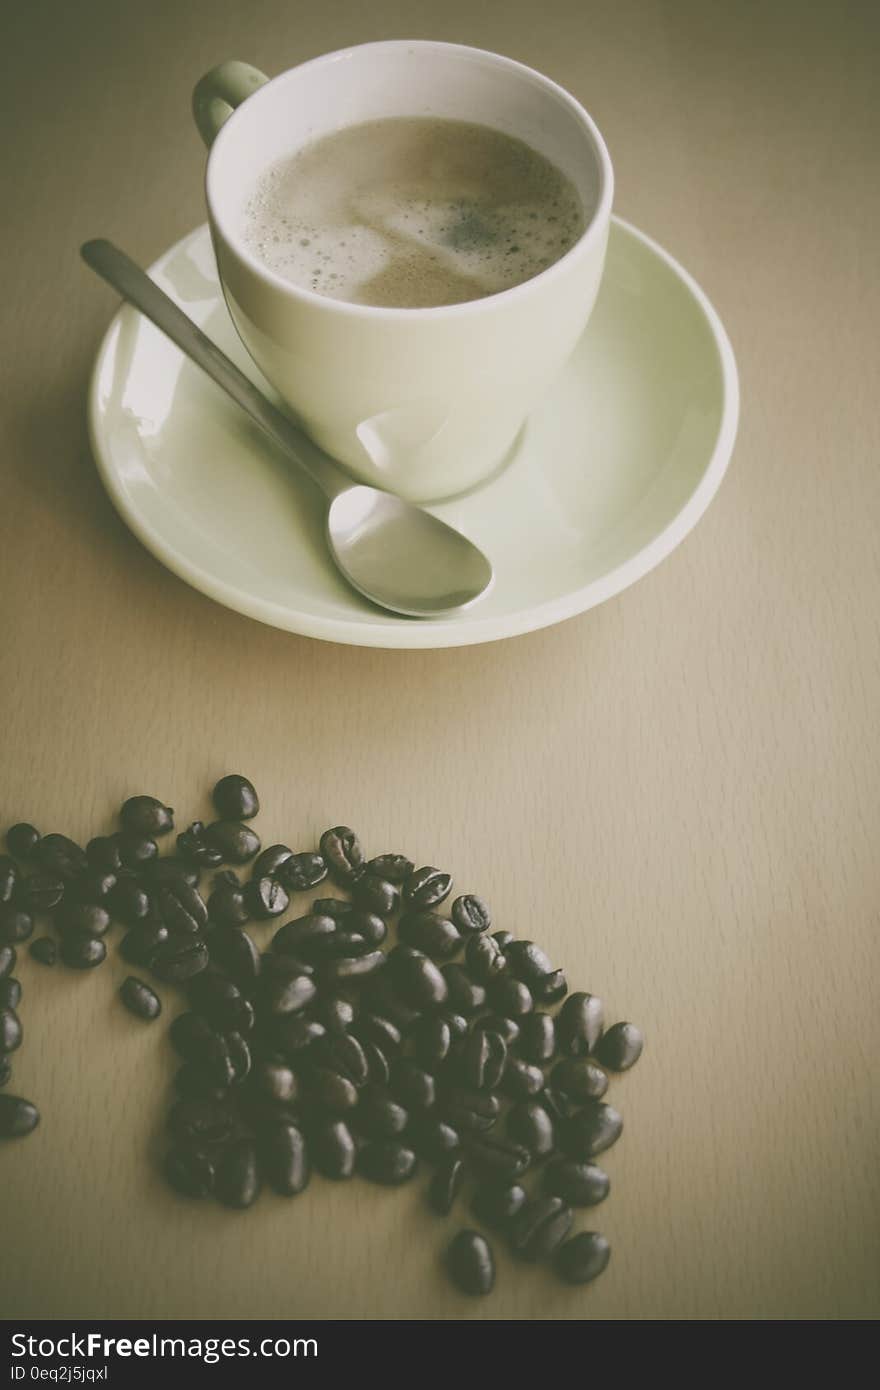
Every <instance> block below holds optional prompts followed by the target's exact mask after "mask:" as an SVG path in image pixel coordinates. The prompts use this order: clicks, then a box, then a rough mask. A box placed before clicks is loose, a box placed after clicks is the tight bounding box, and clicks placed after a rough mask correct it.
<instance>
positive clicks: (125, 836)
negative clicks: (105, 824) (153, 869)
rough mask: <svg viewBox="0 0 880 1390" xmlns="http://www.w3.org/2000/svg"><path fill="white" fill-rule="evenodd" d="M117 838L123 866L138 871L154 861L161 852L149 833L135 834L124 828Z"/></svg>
mask: <svg viewBox="0 0 880 1390" xmlns="http://www.w3.org/2000/svg"><path fill="white" fill-rule="evenodd" d="M117 840H118V843H119V857H120V858H121V860H122V864H123V867H124V868H126V869H132V870H134V871H135V872H138V873H139V872H140V871H141V870H142V869H145V868H146V866H147V865H148V864H150V863H152V861H153V860H154V859H155V858H156V856H157V855H158V853H159V846H158V845H157V844H156V841H155V840H153V839H151V838H150V836H149V835H135V834H133V833H132V832H131V831H129V830H122V831H120V832H119V835H118V836H117Z"/></svg>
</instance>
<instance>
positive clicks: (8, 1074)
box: [0, 1057, 12, 1090]
mask: <svg viewBox="0 0 880 1390" xmlns="http://www.w3.org/2000/svg"><path fill="white" fill-rule="evenodd" d="M11 1079H12V1064H11V1063H10V1061H9V1058H8V1057H0V1090H2V1088H3V1087H4V1086H7V1085H8V1084H9V1082H10V1081H11Z"/></svg>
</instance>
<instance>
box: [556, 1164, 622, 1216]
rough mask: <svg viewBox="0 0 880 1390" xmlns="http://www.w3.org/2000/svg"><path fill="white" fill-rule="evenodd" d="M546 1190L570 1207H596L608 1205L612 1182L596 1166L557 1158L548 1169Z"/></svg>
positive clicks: (601, 1169) (602, 1170)
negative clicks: (605, 1203) (600, 1204)
mask: <svg viewBox="0 0 880 1390" xmlns="http://www.w3.org/2000/svg"><path fill="white" fill-rule="evenodd" d="M543 1181H544V1190H545V1192H549V1193H551V1194H552V1195H553V1196H554V1197H561V1198H562V1200H563V1201H564V1202H568V1204H569V1206H570V1207H595V1206H597V1205H598V1203H599V1202H604V1200H605V1198H606V1197H607V1196H608V1193H609V1191H610V1188H611V1181H610V1179H609V1177H608V1174H607V1173H606V1172H605V1170H604V1169H603V1168H599V1167H598V1166H597V1165H596V1164H595V1163H578V1162H577V1160H576V1159H573V1158H554V1160H553V1162H552V1163H548V1164H547V1167H546V1168H545V1169H544V1178H543Z"/></svg>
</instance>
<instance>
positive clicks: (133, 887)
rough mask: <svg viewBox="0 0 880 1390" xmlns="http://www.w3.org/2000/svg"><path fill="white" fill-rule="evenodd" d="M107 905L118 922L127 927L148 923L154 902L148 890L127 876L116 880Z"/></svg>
mask: <svg viewBox="0 0 880 1390" xmlns="http://www.w3.org/2000/svg"><path fill="white" fill-rule="evenodd" d="M107 905H108V907H109V909H110V911H111V913H112V914H113V916H114V917H115V918H116V920H117V921H118V922H123V923H124V924H125V926H127V927H135V926H137V924H138V922H144V921H146V919H147V918H148V917H149V916H150V915H151V913H152V910H153V900H152V898H151V897H150V894H149V893H148V892H147V890H146V888H142V887H141V885H140V884H139V883H138V881H137V879H136V878H131V877H130V876H129V875H127V874H126V875H123V876H122V877H121V878H118V879H117V880H116V886H115V887H114V889H113V891H112V892H111V894H110V897H109V899H108V904H107Z"/></svg>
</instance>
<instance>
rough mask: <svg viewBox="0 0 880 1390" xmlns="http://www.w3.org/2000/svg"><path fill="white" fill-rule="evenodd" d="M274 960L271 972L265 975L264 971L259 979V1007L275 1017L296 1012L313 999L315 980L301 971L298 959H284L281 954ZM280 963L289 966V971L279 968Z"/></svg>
mask: <svg viewBox="0 0 880 1390" xmlns="http://www.w3.org/2000/svg"><path fill="white" fill-rule="evenodd" d="M275 960H276V961H277V962H278V964H275V965H273V970H272V973H271V974H269V975H267V974H266V972H265V971H264V972H263V975H262V977H261V980H260V1007H261V1009H263V1010H265V1012H266V1014H269V1015H271V1016H272V1017H275V1018H277V1017H278V1016H279V1015H281V1014H297V1013H299V1012H300V1010H301V1009H304V1008H305V1007H306V1005H307V1004H311V1002H312V1000H313V999H314V997H315V994H316V992H317V991H316V988H315V982H314V980H313V979H312V978H311V976H310V975H304V974H303V973H302V971H301V969H300V965H299V962H298V961H295V960H288V961H285V958H284V957H283V956H276V958H275ZM282 964H287V965H289V966H290V967H291V968H290V970H289V972H286V971H283V970H282V969H281V968H280V966H281V965H282Z"/></svg>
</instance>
